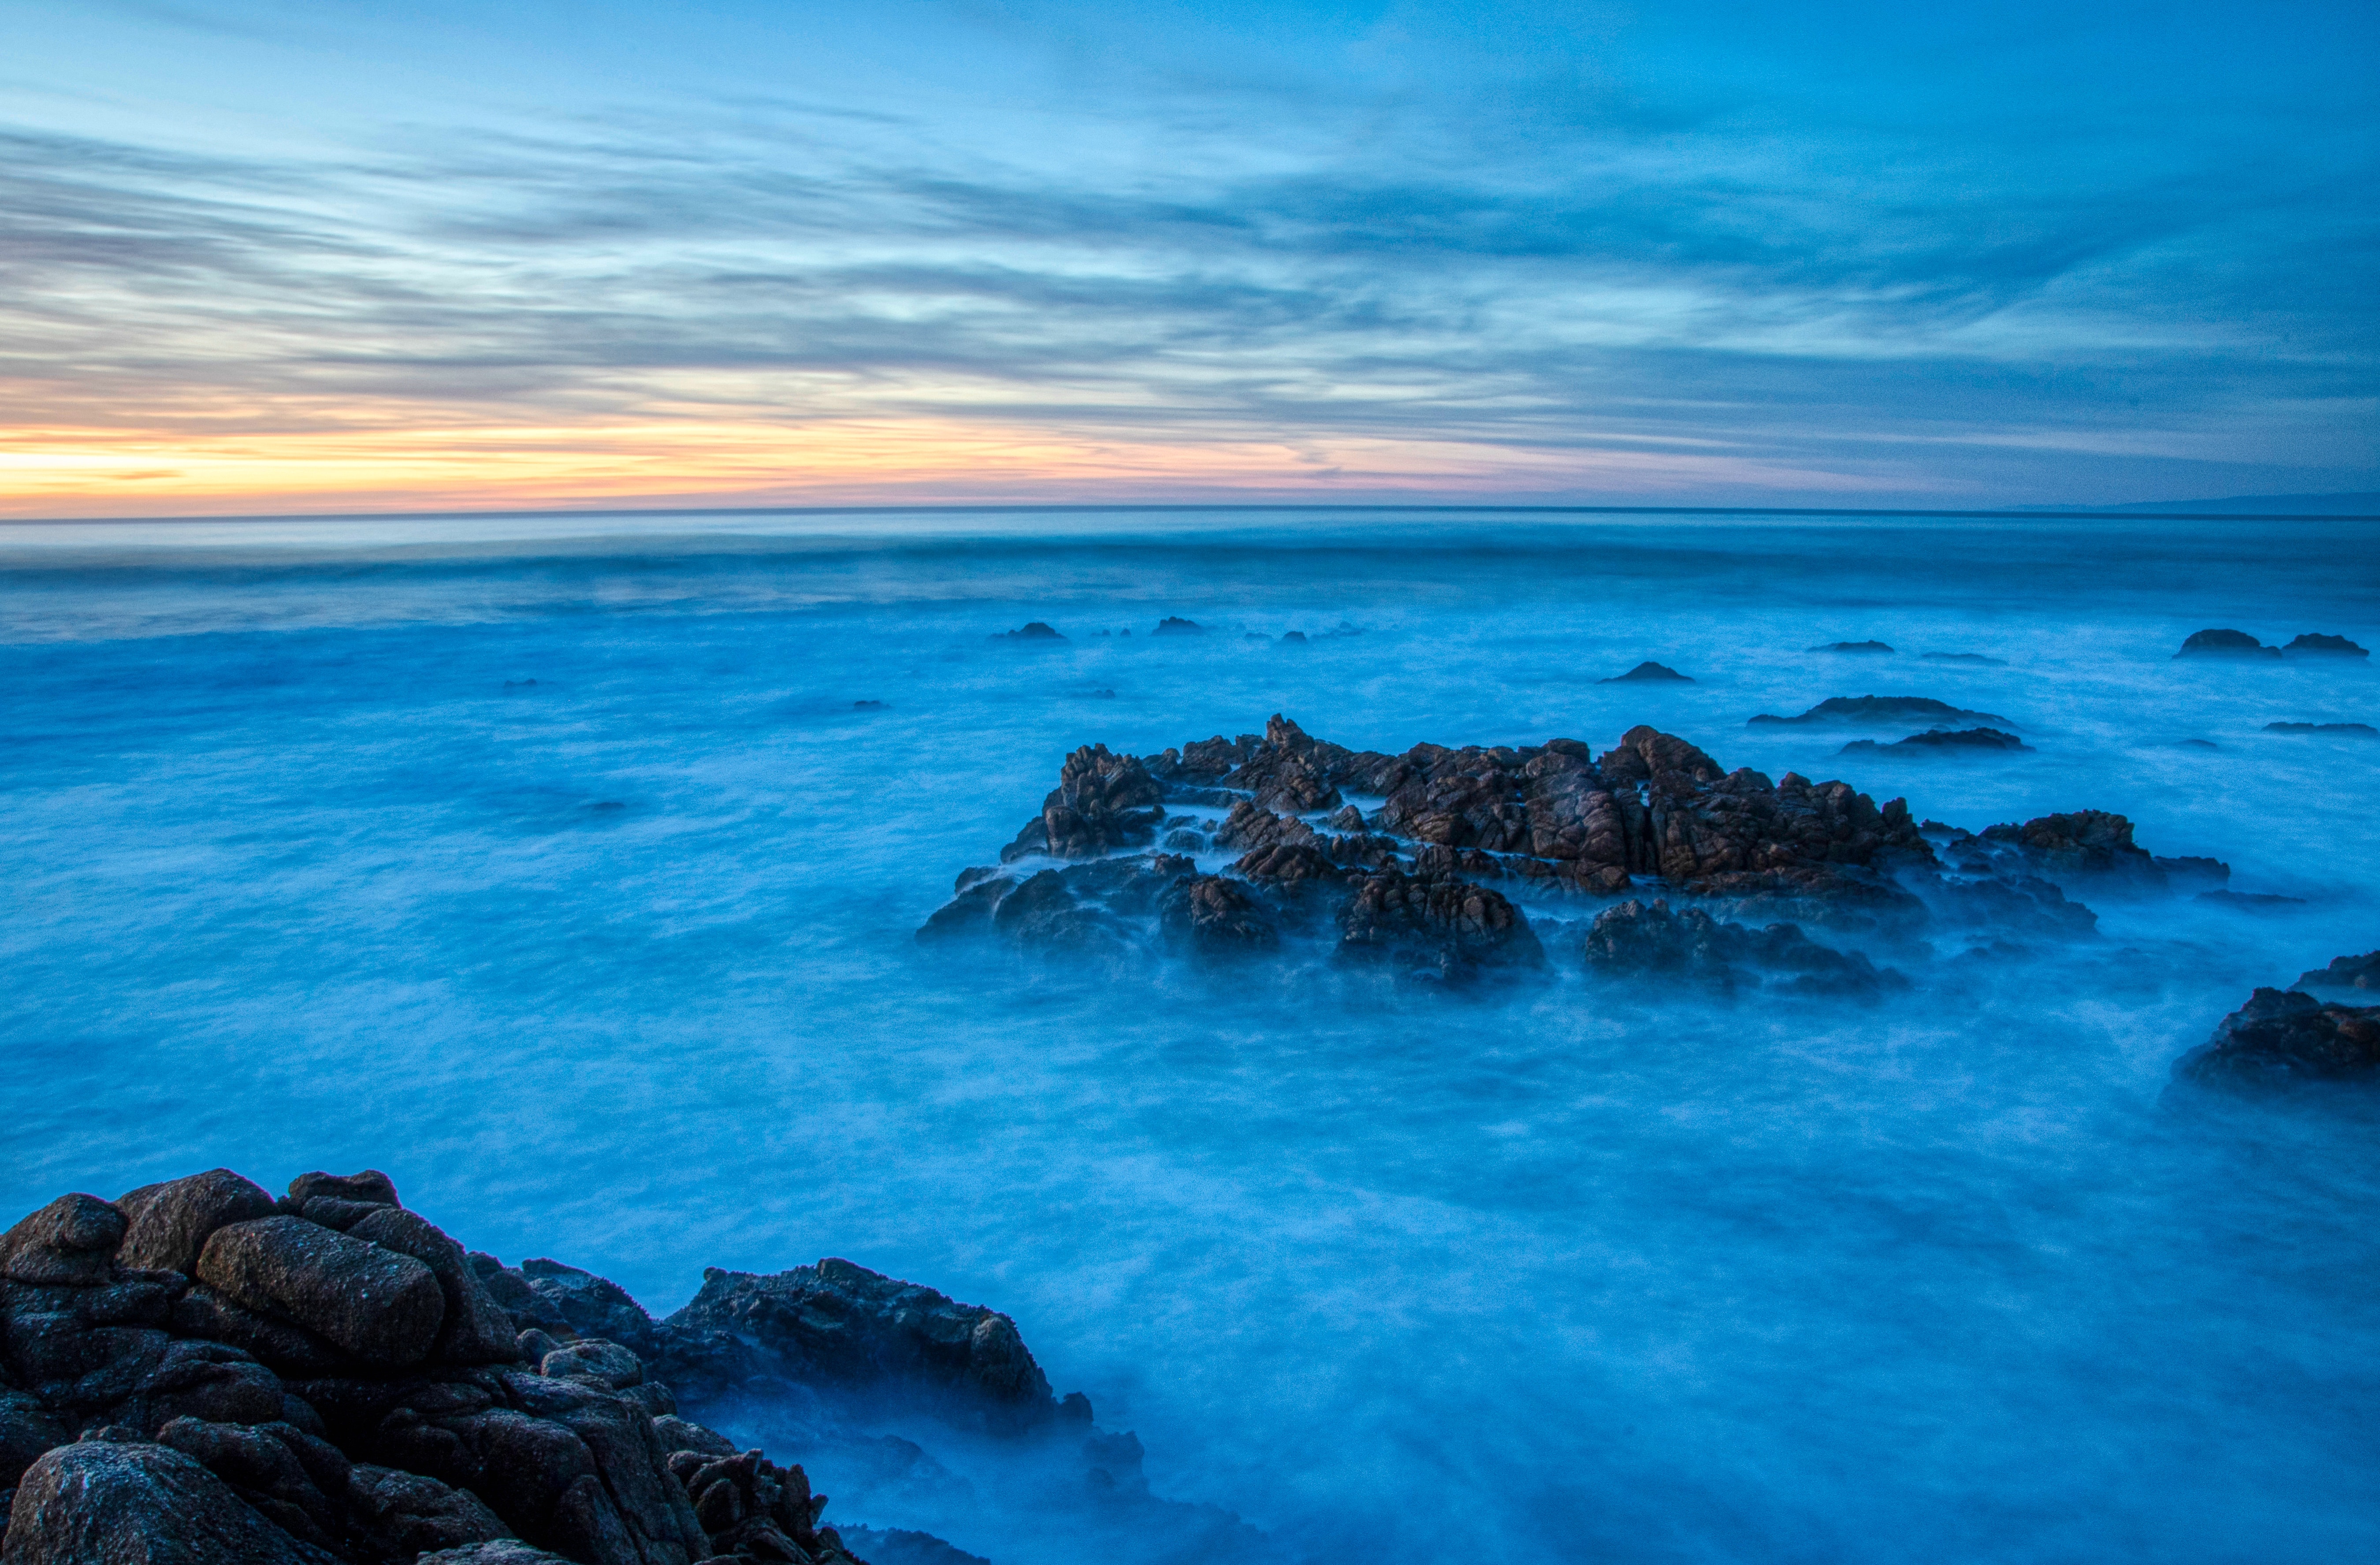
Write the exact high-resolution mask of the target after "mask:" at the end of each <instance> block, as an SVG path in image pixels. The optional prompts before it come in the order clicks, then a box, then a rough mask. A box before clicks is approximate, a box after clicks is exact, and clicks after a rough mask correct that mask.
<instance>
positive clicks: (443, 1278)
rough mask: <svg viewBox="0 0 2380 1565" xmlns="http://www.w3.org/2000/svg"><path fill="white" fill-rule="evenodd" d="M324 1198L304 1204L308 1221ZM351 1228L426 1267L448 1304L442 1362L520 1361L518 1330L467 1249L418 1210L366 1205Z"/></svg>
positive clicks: (438, 1348)
mask: <svg viewBox="0 0 2380 1565" xmlns="http://www.w3.org/2000/svg"><path fill="white" fill-rule="evenodd" d="M322 1199H323V1198H322V1197H320V1196H318V1197H316V1198H315V1200H313V1201H310V1202H308V1203H307V1204H306V1210H307V1215H308V1216H309V1217H311V1216H312V1214H313V1210H314V1207H315V1205H316V1204H318V1203H319V1202H321V1201H322ZM362 1210H363V1216H361V1217H358V1218H357V1219H356V1220H355V1221H354V1222H353V1223H352V1224H351V1225H350V1226H349V1227H348V1228H347V1229H346V1232H347V1234H348V1235H349V1237H351V1238H355V1239H360V1240H364V1241H369V1242H370V1243H373V1244H377V1245H379V1246H380V1247H381V1248H382V1249H383V1250H392V1251H395V1253H398V1254H400V1255H410V1256H412V1257H413V1258H414V1259H415V1260H417V1261H419V1262H420V1263H421V1264H422V1265H425V1266H428V1267H429V1268H430V1270H431V1275H432V1276H434V1277H436V1278H437V1279H438V1291H439V1293H440V1295H441V1296H442V1297H443V1299H444V1300H445V1305H446V1308H445V1316H444V1319H443V1322H442V1323H441V1325H440V1327H439V1331H438V1340H437V1342H436V1344H435V1346H434V1347H433V1349H432V1352H433V1353H434V1354H435V1356H436V1357H437V1359H438V1361H439V1362H440V1363H515V1362H516V1361H517V1360H518V1359H519V1357H520V1344H519V1341H518V1338H519V1336H520V1332H519V1329H518V1328H517V1327H515V1326H514V1325H513V1323H512V1318H511V1317H510V1316H509V1315H507V1314H504V1311H503V1310H502V1309H500V1308H498V1307H497V1304H496V1302H495V1301H494V1300H493V1299H492V1298H490V1297H489V1296H488V1290H487V1289H486V1288H485V1287H483V1286H482V1285H481V1284H480V1278H479V1276H478V1274H476V1273H475V1272H473V1271H472V1269H471V1263H470V1261H469V1259H468V1257H467V1256H466V1255H465V1254H464V1253H463V1247H462V1246H461V1245H460V1244H457V1243H456V1242H455V1241H453V1240H452V1239H449V1238H447V1237H446V1235H444V1234H443V1233H441V1232H440V1231H439V1230H438V1229H436V1228H435V1227H433V1226H431V1222H430V1220H429V1219H428V1218H426V1217H422V1216H421V1215H420V1214H419V1213H418V1212H407V1211H406V1210H405V1209H404V1208H402V1207H398V1206H366V1207H363V1208H362Z"/></svg>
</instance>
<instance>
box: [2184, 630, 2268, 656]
mask: <svg viewBox="0 0 2380 1565" xmlns="http://www.w3.org/2000/svg"><path fill="white" fill-rule="evenodd" d="M2173 655H2174V656H2176V657H2278V656H2280V655H2281V649H2280V648H2278V647H2268V646H2266V645H2265V643H2264V642H2260V641H2258V640H2256V638H2255V637H2253V636H2252V635H2250V634H2248V632H2247V631H2245V630H2200V631H2196V632H2194V633H2193V634H2192V635H2191V637H2190V638H2189V639H2188V640H2187V641H2185V642H2182V643H2181V650H2180V652H2178V653H2175V654H2173Z"/></svg>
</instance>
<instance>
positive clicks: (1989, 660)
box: [1917, 652, 2008, 668]
mask: <svg viewBox="0 0 2380 1565" xmlns="http://www.w3.org/2000/svg"><path fill="white" fill-rule="evenodd" d="M1917 655H1918V657H1919V658H1920V659H1921V660H1923V661H1925V662H1928V663H1973V664H1976V665H1979V666H1984V667H1987V668H2005V667H2007V666H2008V659H2007V658H2005V657H1986V656H1985V655H1984V654H1982V653H1979V652H1921V653H1919V654H1917Z"/></svg>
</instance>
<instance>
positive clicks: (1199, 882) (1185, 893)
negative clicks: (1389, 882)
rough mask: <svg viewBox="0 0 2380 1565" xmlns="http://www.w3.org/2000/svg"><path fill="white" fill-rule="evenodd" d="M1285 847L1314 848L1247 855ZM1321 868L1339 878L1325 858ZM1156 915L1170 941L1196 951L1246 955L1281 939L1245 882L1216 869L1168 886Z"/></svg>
mask: <svg viewBox="0 0 2380 1565" xmlns="http://www.w3.org/2000/svg"><path fill="white" fill-rule="evenodd" d="M1284 853H1286V854H1297V853H1305V854H1313V853H1314V850H1313V849H1311V848H1302V849H1280V848H1277V849H1262V850H1257V851H1256V852H1253V853H1251V854H1249V855H1248V857H1249V858H1251V859H1253V858H1258V857H1263V856H1267V855H1280V854H1284ZM1245 862H1247V861H1246V860H1243V861H1242V863H1243V864H1244V865H1245ZM1324 871H1325V872H1326V873H1330V874H1331V876H1332V878H1333V879H1334V880H1336V879H1342V878H1343V874H1341V873H1339V872H1337V870H1336V866H1333V865H1330V863H1329V862H1328V861H1324ZM1158 919H1159V927H1160V929H1162V930H1163V931H1164V932H1165V935H1166V937H1167V939H1168V940H1169V941H1170V942H1172V944H1173V945H1174V946H1175V947H1176V948H1180V949H1183V950H1185V951H1187V952H1189V953H1191V954H1192V955H1196V956H1206V957H1218V956H1236V955H1247V954H1251V953H1254V952H1259V951H1269V950H1271V949H1272V948H1274V947H1276V946H1278V945H1279V944H1280V943H1281V934H1280V931H1279V930H1278V929H1276V928H1275V927H1274V923H1273V920H1272V918H1271V916H1270V915H1269V913H1268V912H1267V911H1266V910H1265V909H1264V908H1263V907H1262V906H1260V905H1259V904H1258V903H1257V900H1256V899H1255V898H1253V897H1252V896H1250V895H1249V893H1248V890H1247V888H1246V886H1245V884H1244V883H1241V882H1236V881H1231V880H1226V879H1225V878H1223V877H1222V876H1221V875H1219V874H1202V875H1189V876H1184V878H1183V879H1182V880H1180V881H1179V882H1177V883H1176V884H1175V885H1174V886H1172V888H1171V889H1169V890H1168V891H1167V893H1166V895H1165V899H1164V900H1163V901H1162V902H1161V903H1160V906H1159V910H1158Z"/></svg>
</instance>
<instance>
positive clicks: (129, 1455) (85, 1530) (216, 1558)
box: [0, 1440, 334, 1565]
mask: <svg viewBox="0 0 2380 1565" xmlns="http://www.w3.org/2000/svg"><path fill="white" fill-rule="evenodd" d="M0 1559H5V1560H6V1562H7V1565H229V1562H231V1561H237V1562H238V1565H331V1562H332V1561H334V1556H332V1555H330V1554H329V1553H327V1552H325V1551H323V1550H322V1549H319V1548H316V1547H311V1546H310V1545H306V1544H302V1543H300V1542H298V1541H297V1539H296V1538H293V1537H291V1536H290V1535H289V1534H287V1533H285V1532H284V1531H283V1530H282V1529H280V1528H279V1527H276V1526H274V1525H273V1523H272V1522H267V1521H266V1520H265V1519H264V1518H263V1517H262V1516H261V1515H259V1514H258V1513H257V1512H256V1510H254V1509H253V1508H251V1507H249V1505H247V1504H245V1503H244V1502H243V1501H242V1500H241V1499H240V1498H239V1497H238V1496H237V1494H235V1493H233V1492H232V1489H231V1487H230V1486H228V1485H226V1484H225V1482H224V1481H223V1480H222V1479H220V1478H218V1477H216V1476H215V1475H214V1474H213V1473H210V1472H208V1471H207V1469H206V1468H205V1467H203V1466H201V1465H200V1463H198V1462H197V1461H193V1460H192V1459H191V1458H189V1457H188V1456H186V1455H184V1454H183V1453H182V1452H180V1451H178V1450H175V1449H170V1448H168V1447H165V1446H161V1445H151V1444H145V1443H141V1444H134V1443H118V1442H114V1441H99V1440H85V1441H81V1442H79V1443H77V1444H74V1445H67V1446H60V1447H58V1448H56V1449H54V1450H52V1451H49V1452H48V1453H46V1454H45V1455H43V1456H42V1458H41V1460H40V1461H36V1462H34V1463H33V1464H32V1466H31V1467H30V1468H29V1469H28V1470H27V1471H26V1473H25V1475H24V1478H23V1480H22V1481H21V1482H20V1483H19V1484H18V1487H17V1498H16V1503H15V1504H14V1505H13V1506H12V1507H11V1508H10V1510H9V1517H8V1534H7V1542H6V1547H5V1549H0Z"/></svg>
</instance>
